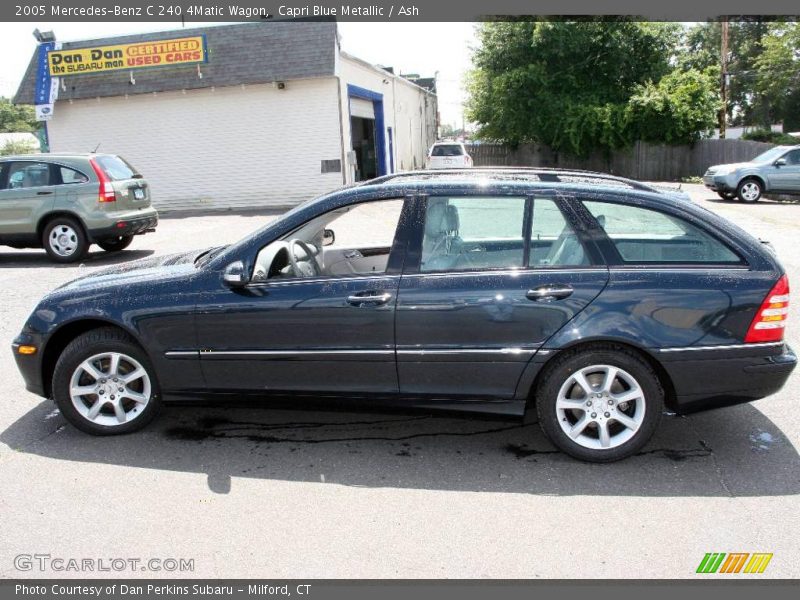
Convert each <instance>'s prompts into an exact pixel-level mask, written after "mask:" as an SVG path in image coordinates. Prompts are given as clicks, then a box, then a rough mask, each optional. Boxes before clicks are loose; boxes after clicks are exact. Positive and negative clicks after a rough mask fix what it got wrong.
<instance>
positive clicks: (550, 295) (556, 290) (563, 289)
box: [525, 285, 575, 301]
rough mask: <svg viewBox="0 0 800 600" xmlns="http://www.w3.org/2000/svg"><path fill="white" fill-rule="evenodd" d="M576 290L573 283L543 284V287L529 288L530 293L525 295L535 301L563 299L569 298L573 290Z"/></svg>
mask: <svg viewBox="0 0 800 600" xmlns="http://www.w3.org/2000/svg"><path fill="white" fill-rule="evenodd" d="M574 291H575V290H574V289H572V286H571V285H543V286H541V287H538V288H535V289H532V290H528V293H527V294H525V297H526V298H527V299H528V300H535V301H550V300H563V299H564V298H569V297H570V296H572V292H574Z"/></svg>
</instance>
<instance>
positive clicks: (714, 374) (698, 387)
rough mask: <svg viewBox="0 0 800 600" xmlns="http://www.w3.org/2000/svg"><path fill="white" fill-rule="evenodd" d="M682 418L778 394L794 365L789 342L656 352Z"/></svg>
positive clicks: (794, 358)
mask: <svg viewBox="0 0 800 600" xmlns="http://www.w3.org/2000/svg"><path fill="white" fill-rule="evenodd" d="M659 359H660V362H661V364H662V366H663V367H664V369H665V370H666V371H667V374H668V375H669V376H670V379H671V380H672V383H673V387H674V388H675V406H674V409H675V410H676V411H677V412H679V413H682V414H686V413H692V412H697V411H701V410H708V409H712V408H720V407H723V406H732V405H734V404H742V403H745V402H752V401H753V400H760V399H761V398H765V397H767V396H770V395H772V394H774V393H776V392H778V391H779V390H780V389H781V388H782V387H783V386H784V385H785V384H786V381H787V380H788V379H789V376H790V375H791V374H792V371H794V369H795V367H796V366H797V356H796V355H795V353H794V351H792V349H791V348H790V347H789V345H788V344H780V345H767V344H752V345H747V344H744V345H741V346H730V347H725V346H718V347H714V348H709V349H692V348H686V349H682V350H678V351H675V352H668V353H665V352H663V351H662V352H661V353H660V356H659Z"/></svg>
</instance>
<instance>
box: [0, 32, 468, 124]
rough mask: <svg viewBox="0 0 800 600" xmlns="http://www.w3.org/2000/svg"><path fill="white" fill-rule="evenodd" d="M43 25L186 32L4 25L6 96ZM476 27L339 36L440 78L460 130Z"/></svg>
mask: <svg viewBox="0 0 800 600" xmlns="http://www.w3.org/2000/svg"><path fill="white" fill-rule="evenodd" d="M195 25H196V24H194V23H188V26H189V27H192V26H195ZM37 27H38V28H39V29H40V30H41V31H50V30H52V31H54V32H55V34H56V39H58V40H60V41H64V42H66V41H73V40H82V39H94V38H100V37H106V36H112V35H126V34H133V33H143V32H148V31H165V30H171V29H180V28H181V24H180V23H179V22H177V23H43V22H37V23H13V24H12V23H0V57H2V61H0V96H6V97H10V96H13V95H14V93H15V92H16V91H17V87H18V86H19V82H20V80H21V79H22V76H23V75H24V74H25V69H26V68H27V66H28V62H29V61H30V58H31V55H32V54H33V51H34V49H35V48H36V40H35V39H34V38H33V35H32V32H33V30H34V29H35V28H37ZM474 28H475V25H474V24H473V23H339V34H340V37H341V44H342V49H343V50H344V51H345V52H348V53H349V54H353V55H355V56H357V57H358V58H361V59H364V60H366V61H369V62H371V63H374V64H380V65H383V66H390V67H394V69H395V73H415V74H418V75H421V76H423V77H432V76H434V75H437V77H438V84H439V94H438V95H439V112H440V114H441V119H442V123H443V124H450V125H457V126H460V125H461V122H462V104H463V102H464V99H465V94H464V84H463V81H464V75H465V74H466V72H467V71H468V70H469V68H470V64H471V61H470V58H471V52H470V48H472V47H474V46H475V45H476V43H477V42H476V38H475V35H474ZM443 40H447V43H446V44H443V43H442V41H443Z"/></svg>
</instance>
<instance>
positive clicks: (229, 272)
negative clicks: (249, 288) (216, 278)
mask: <svg viewBox="0 0 800 600" xmlns="http://www.w3.org/2000/svg"><path fill="white" fill-rule="evenodd" d="M222 281H224V282H225V285H227V286H229V287H242V286H243V285H247V284H248V283H249V282H250V278H249V277H248V276H247V273H246V272H245V268H244V263H243V262H242V261H240V260H237V261H236V262H232V263H231V264H229V265H228V266H227V267H225V270H224V271H223V272H222Z"/></svg>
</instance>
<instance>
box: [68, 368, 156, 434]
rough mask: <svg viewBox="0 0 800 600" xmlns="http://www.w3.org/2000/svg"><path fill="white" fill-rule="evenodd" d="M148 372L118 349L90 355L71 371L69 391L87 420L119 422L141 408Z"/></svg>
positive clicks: (144, 402) (145, 397) (148, 393)
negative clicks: (117, 350)
mask: <svg viewBox="0 0 800 600" xmlns="http://www.w3.org/2000/svg"><path fill="white" fill-rule="evenodd" d="M151 390H152V387H151V383H150V376H149V375H148V373H147V371H146V370H145V368H144V367H143V366H142V365H141V363H139V362H138V361H137V360H136V359H134V358H132V357H130V356H128V355H126V354H122V353H120V352H105V353H102V354H95V355H94V356H90V357H89V358H87V359H86V360H84V361H83V362H82V363H80V364H79V365H78V366H77V367H76V368H75V371H74V372H73V374H72V377H71V379H70V384H69V394H70V398H71V400H72V404H73V406H74V407H75V409H76V410H77V411H78V413H79V414H80V415H81V416H82V417H83V418H84V419H86V420H87V421H90V422H92V423H96V424H97V425H105V426H108V427H113V426H118V425H123V424H125V423H129V422H130V421H132V420H134V419H135V418H137V417H138V416H139V415H141V414H142V412H144V409H145V407H146V406H147V404H148V403H149V402H150V397H151Z"/></svg>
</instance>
